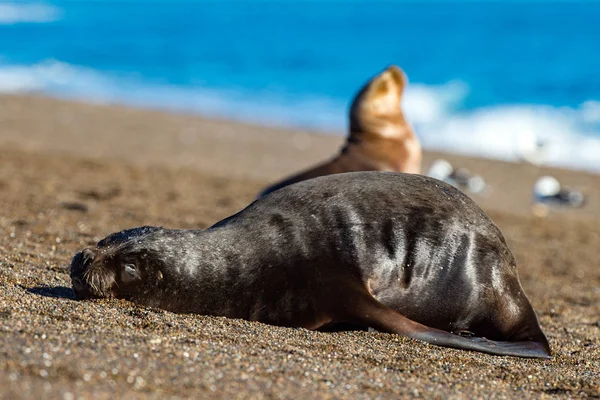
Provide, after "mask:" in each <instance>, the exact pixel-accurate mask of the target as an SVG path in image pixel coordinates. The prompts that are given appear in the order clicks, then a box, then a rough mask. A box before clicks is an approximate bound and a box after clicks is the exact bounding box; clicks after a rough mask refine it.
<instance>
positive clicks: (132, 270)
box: [121, 264, 141, 283]
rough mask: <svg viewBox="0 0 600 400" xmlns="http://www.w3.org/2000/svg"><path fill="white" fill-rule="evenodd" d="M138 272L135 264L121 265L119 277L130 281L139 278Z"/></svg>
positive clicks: (124, 280)
mask: <svg viewBox="0 0 600 400" xmlns="http://www.w3.org/2000/svg"><path fill="white" fill-rule="evenodd" d="M140 278H141V277H140V272H139V271H138V269H137V266H136V265H135V264H125V265H123V272H122V273H121V279H122V280H123V282H126V283H127V282H131V281H134V280H137V279H140Z"/></svg>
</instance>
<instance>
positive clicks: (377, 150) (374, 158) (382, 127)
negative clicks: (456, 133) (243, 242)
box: [259, 65, 421, 197]
mask: <svg viewBox="0 0 600 400" xmlns="http://www.w3.org/2000/svg"><path fill="white" fill-rule="evenodd" d="M405 86H406V77H405V75H404V72H402V70H401V69H400V68H398V67H397V66H395V65H392V66H390V67H388V68H387V69H386V70H384V71H383V72H381V73H380V74H379V75H377V76H375V77H374V78H373V79H371V80H370V81H369V82H368V83H367V84H366V85H365V86H364V87H362V89H361V90H360V91H359V92H358V94H357V95H356V96H355V97H354V101H353V102H352V105H351V106H350V133H349V134H348V138H347V140H346V143H345V144H344V146H343V147H342V150H341V151H340V153H339V154H338V155H337V156H336V157H335V158H333V159H331V160H330V161H327V162H325V163H323V164H320V165H317V166H316V167H313V168H311V169H308V170H306V171H303V172H301V173H299V174H297V175H293V176H292V177H289V178H287V179H285V180H283V181H281V182H278V183H275V184H273V185H272V186H269V187H267V188H266V189H264V190H263V191H262V192H261V193H260V194H259V197H261V196H264V195H266V194H268V193H270V192H272V191H274V190H277V189H279V188H282V187H284V186H287V185H290V184H292V183H295V182H300V181H303V180H305V179H310V178H315V177H317V176H323V175H330V174H338V173H342V172H357V171H393V172H407V173H411V174H418V173H420V171H421V145H420V144H419V139H418V138H417V136H416V135H415V133H414V131H413V129H412V127H411V126H410V124H409V123H408V121H407V120H406V118H405V117H404V114H403V112H402V108H401V101H402V95H403V92H404V88H405Z"/></svg>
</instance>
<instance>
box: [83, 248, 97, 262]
mask: <svg viewBox="0 0 600 400" xmlns="http://www.w3.org/2000/svg"><path fill="white" fill-rule="evenodd" d="M95 257H96V253H95V252H94V250H92V249H90V248H87V249H83V250H82V251H81V258H82V261H83V262H82V264H83V266H87V265H88V264H89V263H91V262H92V261H93V260H94V258H95Z"/></svg>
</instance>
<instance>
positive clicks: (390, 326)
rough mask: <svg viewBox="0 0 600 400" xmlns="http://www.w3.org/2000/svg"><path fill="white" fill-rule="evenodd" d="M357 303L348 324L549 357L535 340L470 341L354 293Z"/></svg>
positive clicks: (438, 342) (457, 345)
mask: <svg viewBox="0 0 600 400" xmlns="http://www.w3.org/2000/svg"><path fill="white" fill-rule="evenodd" d="M353 298H354V299H355V301H354V302H353V304H352V307H348V308H347V310H352V311H351V313H352V314H351V315H350V316H348V319H349V322H355V323H361V324H364V325H367V326H369V327H372V328H375V329H377V330H378V331H381V332H388V333H396V334H398V335H402V336H407V337H410V338H413V339H417V340H421V341H423V342H426V343H430V344H434V345H437V346H443V347H451V348H455V349H463V350H472V351H480V352H483V353H488V354H495V355H501V356H515V357H524V358H550V353H549V352H548V351H547V349H546V348H545V347H544V345H543V344H542V343H538V342H534V341H522V342H500V341H493V340H488V339H485V338H481V337H472V338H467V337H463V336H459V335H455V334H452V333H450V332H446V331H442V330H439V329H435V328H431V327H428V326H425V325H423V324H420V323H418V322H416V321H413V320H411V319H409V318H407V317H405V316H404V315H402V314H400V313H398V312H397V311H394V310H393V309H391V308H390V307H388V306H386V305H384V304H382V303H380V302H379V301H377V299H375V298H374V297H372V296H371V295H370V294H368V293H361V294H360V295H359V294H358V293H354V294H353Z"/></svg>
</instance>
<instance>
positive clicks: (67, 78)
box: [0, 61, 600, 171]
mask: <svg viewBox="0 0 600 400" xmlns="http://www.w3.org/2000/svg"><path fill="white" fill-rule="evenodd" d="M0 92H42V93H47V94H50V95H53V96H58V97H64V98H72V99H79V100H85V101H92V102H100V103H120V104H131V105H136V106H142V107H152V108H160V109H170V110H179V111H186V112H199V113H202V114H205V115H210V116H218V117H224V118H232V119H237V120H243V121H249V122H257V123H261V124H267V125H279V126H292V127H302V128H308V129H315V130H322V131H329V132H331V131H335V132H340V133H341V132H343V131H344V130H345V127H346V124H347V120H346V113H347V106H348V104H347V102H346V101H338V100H335V99H329V98H323V97H318V96H315V97H305V98H299V96H297V95H294V94H289V93H281V92H272V91H271V92H258V93H257V92H248V91H245V90H241V89H239V90H221V89H219V90H214V89H208V88H202V87H195V88H193V87H179V86H169V85H163V84H152V83H148V82H142V81H139V80H138V79H136V78H134V77H131V76H114V75H108V74H104V73H101V72H98V71H95V70H92V69H87V68H82V67H76V66H72V65H69V64H65V63H61V62H58V61H47V62H43V63H40V64H36V65H29V66H18V65H2V64H0ZM468 93H469V88H468V86H467V85H466V84H464V83H462V82H450V83H448V84H446V85H441V86H427V85H421V84H411V85H410V86H409V89H408V91H407V93H406V95H405V100H404V108H405V111H406V114H407V116H408V118H409V119H410V121H411V122H412V123H413V125H414V126H415V128H416V131H417V134H418V135H419V137H420V139H421V141H422V143H423V145H424V147H425V148H427V149H436V150H443V151H451V152H458V153H463V154H473V155H479V156H483V157H491V158H498V159H504V160H519V159H526V160H528V161H530V162H534V163H543V164H547V165H557V166H564V167H569V168H578V169H588V170H594V171H600V101H588V102H585V103H583V104H581V105H580V106H579V107H575V108H569V107H552V106H545V105H526V104H518V105H499V106H493V107H487V108H479V109H475V110H465V109H464V108H463V107H462V103H463V102H464V100H465V99H466V98H467V96H468Z"/></svg>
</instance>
